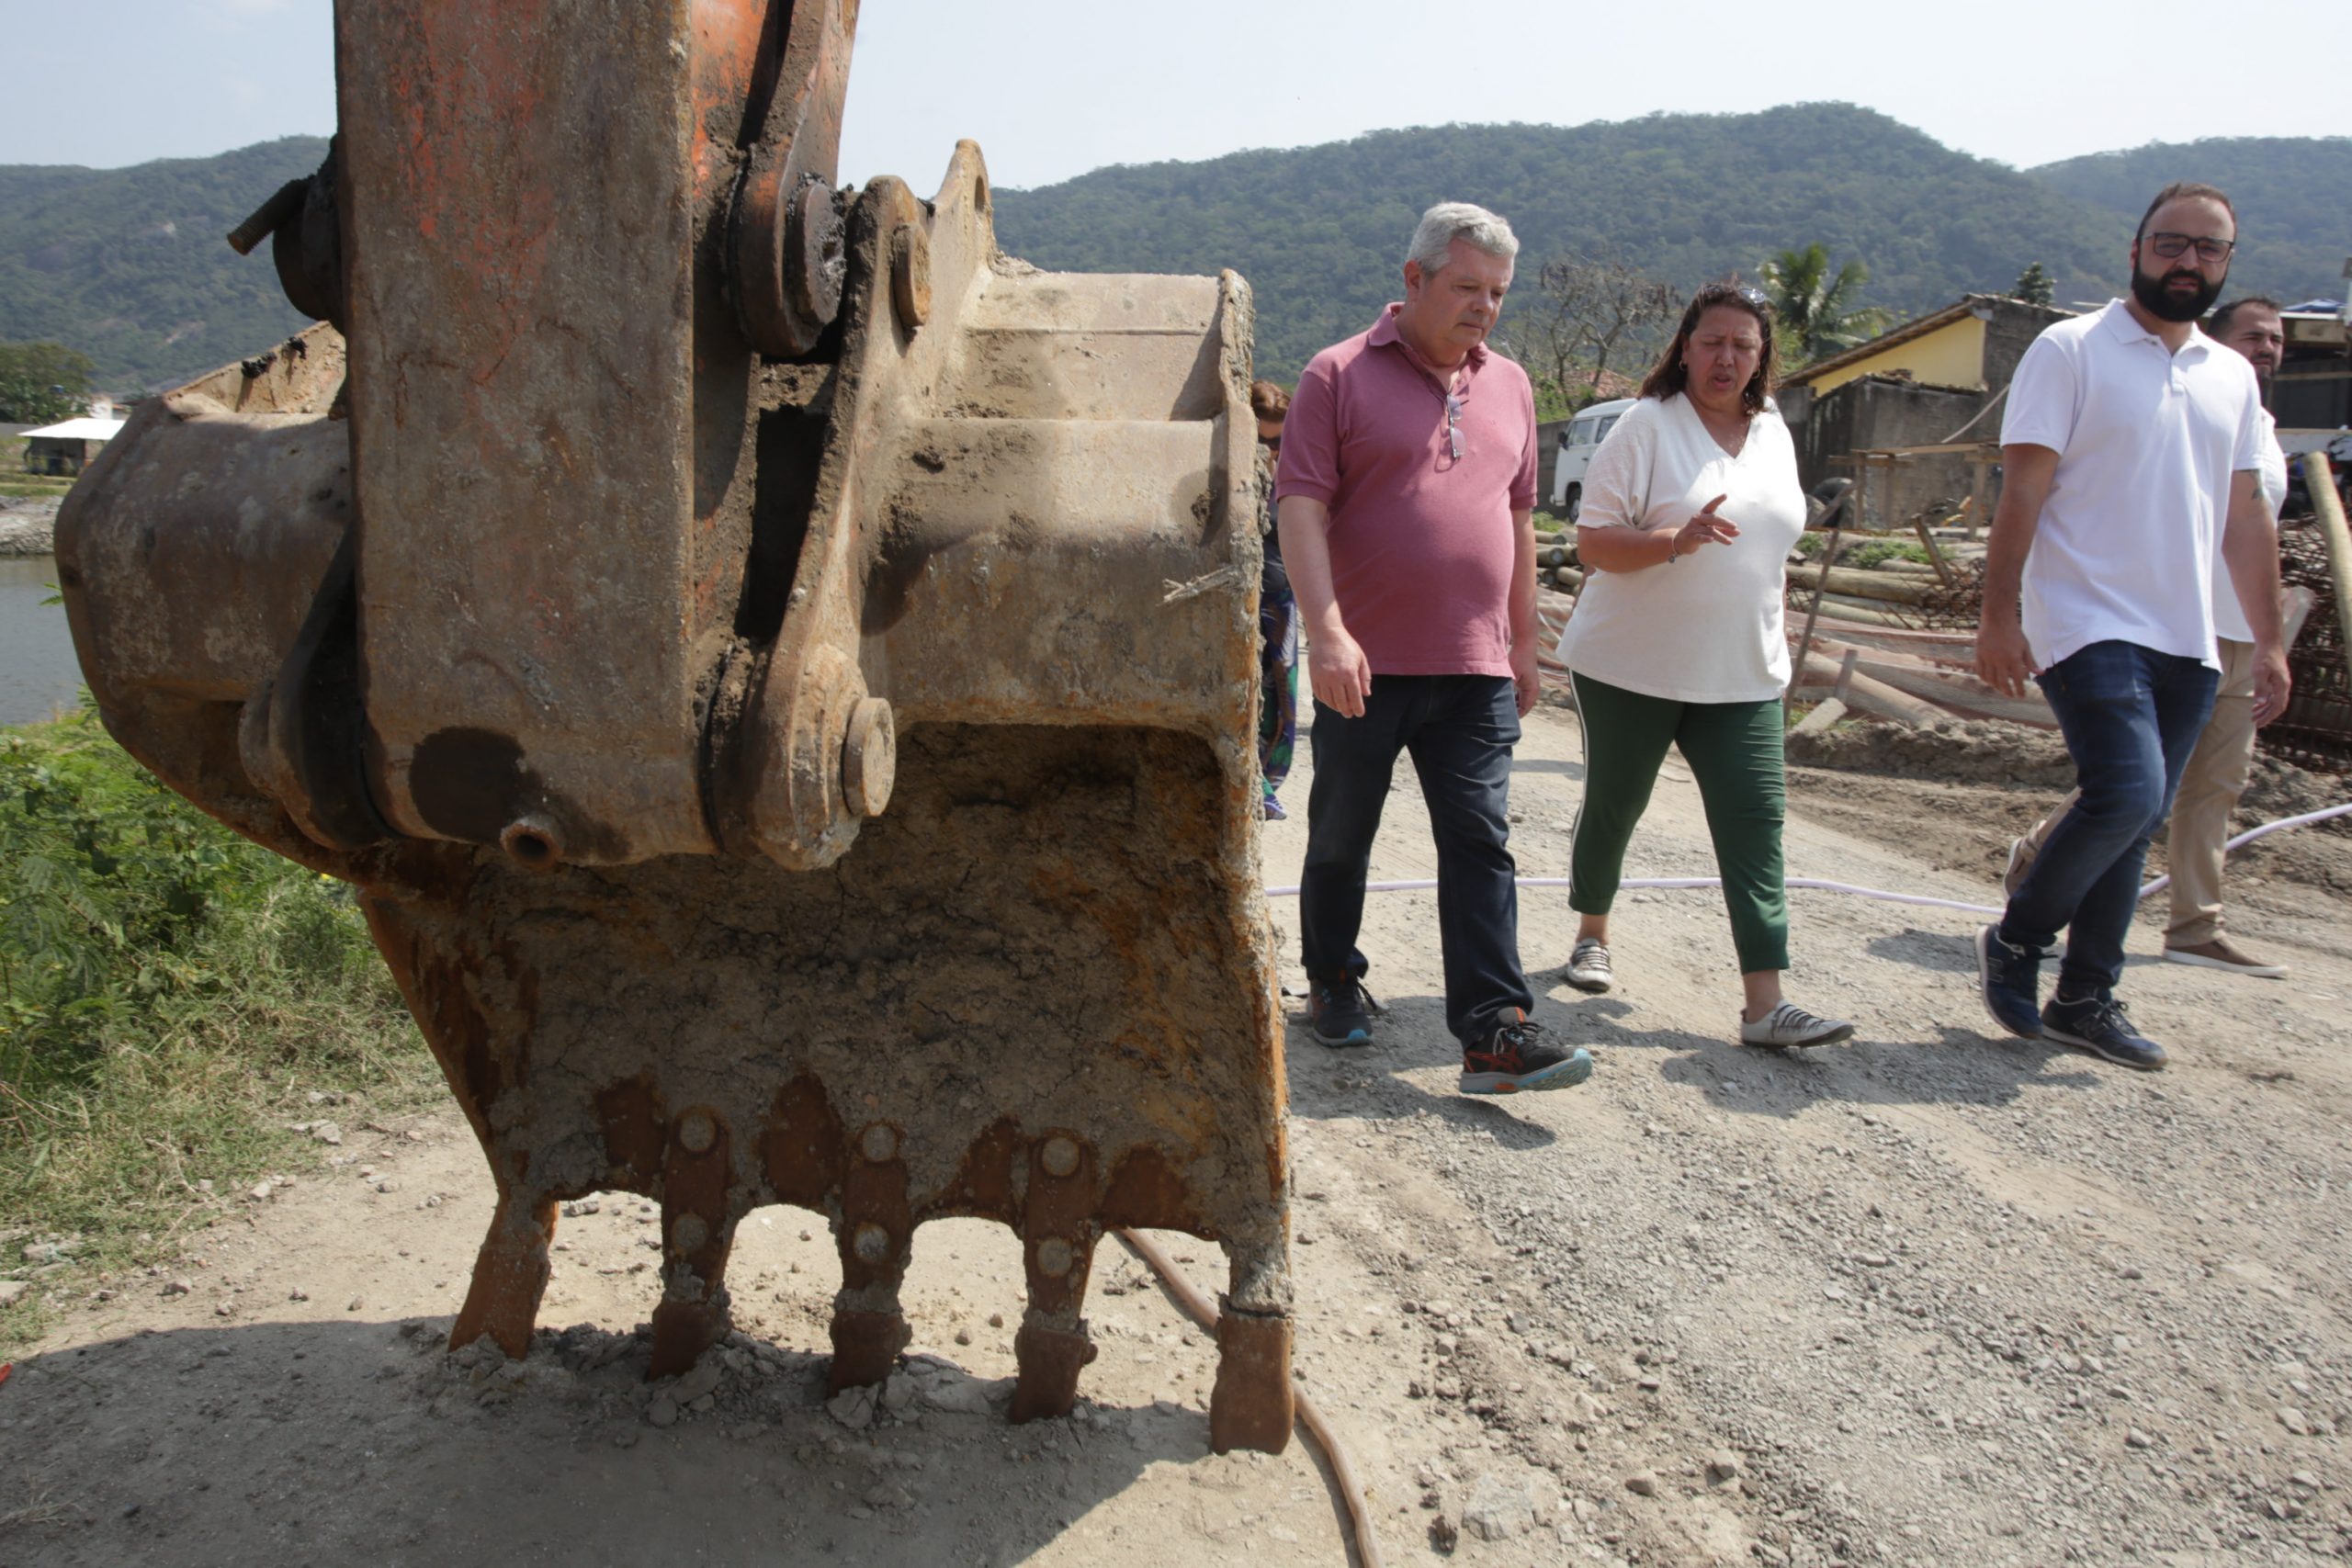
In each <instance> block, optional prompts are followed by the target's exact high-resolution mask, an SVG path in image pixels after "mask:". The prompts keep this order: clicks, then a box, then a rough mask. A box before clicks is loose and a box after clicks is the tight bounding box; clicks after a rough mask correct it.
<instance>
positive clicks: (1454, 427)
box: [1445, 392, 1462, 463]
mask: <svg viewBox="0 0 2352 1568" xmlns="http://www.w3.org/2000/svg"><path fill="white" fill-rule="evenodd" d="M1445 452H1446V456H1447V457H1452V458H1453V460H1454V461H1455V462H1457V463H1458V462H1460V461H1462V399H1461V398H1460V397H1459V396H1458V395H1457V394H1455V393H1453V392H1448V393H1446V395H1445Z"/></svg>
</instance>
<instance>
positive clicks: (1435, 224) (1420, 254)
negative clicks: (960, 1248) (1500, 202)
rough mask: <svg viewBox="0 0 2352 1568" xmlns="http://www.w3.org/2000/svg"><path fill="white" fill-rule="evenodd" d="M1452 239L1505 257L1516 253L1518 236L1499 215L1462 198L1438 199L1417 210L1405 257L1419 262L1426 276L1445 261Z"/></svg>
mask: <svg viewBox="0 0 2352 1568" xmlns="http://www.w3.org/2000/svg"><path fill="white" fill-rule="evenodd" d="M1456 240H1460V241H1461V242H1462V243H1464V244H1466V245H1468V246H1470V247H1471V248H1472V249H1474V250H1480V251H1484V252H1486V253H1487V254H1488V255H1490V256H1500V257H1502V258H1503V260H1505V261H1515V260H1517V259H1518V256H1519V236H1518V235H1516V234H1514V233H1512V232H1511V231H1510V224H1509V223H1506V222H1505V221H1503V220H1502V219H1501V218H1500V217H1498V215H1496V214H1495V213H1492V212H1489V211H1487V209H1485V208H1483V207H1473V206H1472V205H1470V203H1468V202H1466V201H1441V202H1439V203H1438V204H1437V205H1436V206H1435V207H1432V208H1430V209H1429V210H1428V211H1427V212H1424V213H1422V214H1421V221H1420V223H1419V226H1417V227H1416V228H1415V229H1414V230H1413V243H1412V246H1411V248H1410V249H1408V250H1407V251H1406V253H1405V259H1406V260H1407V261H1408V262H1419V264H1420V267H1421V276H1424V277H1426V276H1429V275H1430V274H1431V273H1433V272H1435V271H1437V270H1438V268H1440V267H1442V266H1443V265H1445V264H1446V262H1447V260H1448V259H1449V258H1450V254H1451V253H1452V250H1453V242H1454V241H1456Z"/></svg>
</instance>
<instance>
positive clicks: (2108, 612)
mask: <svg viewBox="0 0 2352 1568" xmlns="http://www.w3.org/2000/svg"><path fill="white" fill-rule="evenodd" d="M2236 243H2237V214H2236V211H2235V209H2233V208H2232V207H2231V205H2230V200H2229V197H2226V196H2224V195H2222V193H2221V192H2220V191H2218V190H2215V189H2214V188H2213V187H2212V186H2200V185H2186V184H2182V185H2172V186H2165V188H2164V189H2163V190H2162V191H2160V192H2158V193H2157V195H2156V198H2155V200H2154V201H2153V202H2151V203H2150V204H2149V207H2148V210H2147V212H2146V213H2145V214H2144V215H2143V217H2142V219H2141V220H2140V227H2139V230H2138V231H2137V232H2136V233H2135V234H2134V236H2133V237H2132V241H2131V298H2130V299H2117V300H2110V301H2109V303H2108V306H2107V308H2106V309H2105V310H2099V311H2097V312H2094V313H2093V314H2090V315H2087V316H2077V317H2075V318H2073V319H2072V320H2069V321H2061V322H2058V323H2057V324H2056V325H2054V326H2052V327H2050V328H2049V329H2048V330H2046V331H2045V332H2043V333H2042V334H2041V336H2040V337H2039V338H2036V339H2035V340H2034V343H2033V345H2032V346H2031V347H2030V348H2029V349H2028V350H2027V351H2026V355H2025V357H2024V358H2023V359H2022V360H2020V361H2019V362H2018V369H2017V375H2016V377H2015V378H2014V379H2013V380H2012V381H2011V382H2010V384H2009V395H2008V406H2007V411H2006V412H2005V414H2004V416H2003V421H2002V425H2001V459H2002V463H2003V466H2004V468H2005V476H2004V479H2003V484H2002V490H2001V501H2000V505H1999V508H1998V509H1997V510H1996V513H1995V514H1994V519H1993V531H1992V535H1991V538H1990V541H1989V544H1988V546H1987V557H1986V561H1985V610H1984V618H1983V621H1982V623H1981V625H1980V626H1978V628H1977V636H1976V665H1977V672H1978V673H1979V674H1980V675H1982V676H1983V677H1984V679H1985V681H1986V682H1989V683H1991V684H1992V685H1994V686H1995V687H1997V688H1998V689H2000V690H2002V691H2004V692H2007V693H2009V694H2012V695H2021V694H2023V692H2024V690H2025V682H2026V680H2027V679H2028V678H2029V677H2039V679H2040V682H2041V690H2042V693H2043V694H2044V695H2045V696H2046V697H2047V698H2048V699H2049V701H2050V706H2051V709H2052V712H2053V713H2055V714H2056V715H2057V717H2058V724H2059V728H2060V729H2061V730H2063V731H2064V735H2065V738H2066V749H2067V750H2068V751H2069V752H2070V753H2071V754H2072V755H2073V757H2074V760H2075V774H2076V779H2077V785H2078V788H2079V790H2080V792H2081V793H2080V795H2079V796H2078V797H2077V798H2076V800H2075V804H2074V806H2073V807H2071V808H2069V809H2068V810H2067V812H2066V813H2065V815H2064V817H2062V818H2060V819H2059V820H2058V822H2057V824H2056V825H2055V826H2054V827H2053V828H2052V829H2051V831H2050V835H2049V838H2048V840H2047V841H2046V842H2045V843H2044V844H2043V846H2042V849H2041V854H2040V856H2039V857H2037V858H2036V859H2035V861H2034V863H2033V865H2032V868H2031V869H2030V870H2029V871H2028V872H2027V873H2026V874H2025V877H2024V879H2023V880H2022V881H2021V882H2020V883H2019V884H2018V887H2017V890H2016V891H2015V892H2014V893H2012V894H2011V895H2010V897H2009V902H2008V907H2007V909H2006V910H2005V911H2004V912H2003V914H2002V917H2001V919H1999V921H1997V922H1996V923H1995V924H1993V925H1990V926H1987V927H1985V929H1984V930H1983V931H1980V932H1978V933H1977V938H1976V960H1977V978H1978V982H1979V985H1980V987H1981V988H1982V990H1983V993H1984V997H1985V1008H1986V1010H1988V1011H1989V1012H1990V1013H1991V1014H1992V1015H1993V1019H1994V1021H1995V1022H1996V1023H1998V1024H1999V1025H2000V1026H2001V1027H2002V1028H2003V1029H2005V1030H2007V1031H2008V1032H2010V1033H2012V1034H2017V1035H2021V1036H2024V1037H2026V1038H2028V1039H2032V1038H2038V1037H2047V1038H2050V1039H2052V1040H2057V1041H2061V1042H2064V1043H2067V1044H2070V1045H2075V1046H2079V1047H2081V1048H2083V1049H2085V1050H2087V1051H2090V1052H2093V1053H2094V1054H2096V1055H2101V1056H2104V1057H2106V1058H2107V1059H2109V1061H2114V1062H2120V1063H2122V1064H2124V1065H2125V1066H2132V1067H2138V1068H2142V1069H2146V1070H2153V1069H2154V1068H2157V1067H2161V1066H2164V1065H2165V1049H2164V1047H2163V1046H2161V1045H2159V1044H2157V1043H2155V1042H2154V1041H2153V1040H2150V1039H2147V1038H2146V1037H2144V1036H2143V1035H2142V1034H2141V1033H2140V1032H2139V1031H2138V1030H2137V1029H2135V1028H2134V1027H2132V1024H2131V1020H2130V1019H2129V1018H2128V1017H2127V1016H2126V1015H2125V1013H2124V1010H2123V1007H2122V1004H2121V1003H2120V1002H2118V1001H2116V1000H2115V996H2114V988H2115V985H2116V982H2117V981H2118V980H2120V978H2121V977H2122V974H2123V938H2124V934H2125V932H2126V931H2129V930H2130V928H2131V911H2132V908H2133V906H2134V905H2135V904H2136V903H2137V902H2138V898H2139V892H2140V874H2141V871H2142V869H2143V866H2144V865H2145V863H2146V861H2147V853H2148V840H2149V837H2150V836H2151V835H2152V834H2153V833H2154V830H2155V829H2156V827H2157V825H2158V824H2159V823H2161V822H2163V820H2164V818H2165V812H2166V810H2167V809H2169V807H2170V806H2171V802H2172V795H2173V792H2174V791H2175V790H2176V789H2177V788H2178V787H2179V784H2180V775H2181V769H2182V767H2183V766H2184V765H2185V764H2186V763H2187V761H2188V754H2189V751H2190V750H2191V749H2192V748H2193V747H2194V746H2195V745H2196V743H2197V738H2198V736H2199V733H2201V732H2202V731H2203V729H2204V728H2205V723H2206V720H2207V718H2208V717H2209V716H2211V713H2212V710H2213V695H2214V691H2215V688H2216V686H2217V684H2218V682H2219V680H2220V675H2221V670H2220V662H2219V656H2218V652H2217V645H2216V641H2215V628H2214V620H2213V598H2212V590H2213V569H2214V564H2215V561H2216V559H2217V558H2220V559H2222V560H2225V561H2226V562H2227V564H2228V568H2229V575H2230V577H2231V579H2232V581H2233V583H2234V584H2235V586H2236V589H2237V599H2238V604H2239V607H2240V608H2241V609H2242V610H2243V611H2244V612H2245V620H2246V625H2247V627H2248V629H2249V630H2250V631H2251V632H2252V633H2253V639H2252V640H2253V643H2254V707H2253V716H2254V722H2255V723H2256V725H2257V726H2258V725H2263V724H2267V723H2268V722H2269V721H2270V720H2272V719H2273V718H2276V717H2277V716H2278V715H2279V713H2280V712H2282V711H2283V710H2284V709H2285V707H2286V705H2287V690H2288V678H2287V656H2286V650H2285V649H2283V648H2282V647H2281V646H2280V641H2279V599H2278V552H2277V548H2276V547H2275V545H2274V543H2273V540H2272V536H2271V532H2270V527H2269V518H2268V515H2267V512H2266V510H2265V508H2264V506H2263V502H2262V496H2261V493H2260V491H2259V489H2258V487H2257V484H2256V473H2257V470H2258V469H2259V468H2260V466H2261V459H2262V439H2261V438H2262V434H2263V426H2262V423H2261V418H2260V416H2261V412H2262V405H2261V398H2260V395H2259V392H2258V391H2257V389H2256V385H2255V377H2254V370H2253V367H2251V366H2249V365H2248V364H2247V363H2246V361H2245V359H2243V358H2242V357H2240V356H2239V355H2235V354H2232V353H2230V352H2229V351H2227V350H2226V349H2223V348H2222V347H2221V346H2220V345H2218V344H2215V343H2214V342H2213V341H2212V340H2211V339H2210V338H2208V337H2206V336H2205V335H2204V334H2203V333H2199V331H2198V330H2197V325H2196V323H2197V320H2198V318H2199V317H2200V316H2202V315H2203V314H2204V313H2205V311H2206V310H2208V309H2209V308H2210V307H2211V305H2212V303H2213V301H2214V299H2216V298H2217V297H2218V296H2219V295H2220V293H2221V290H2222V282H2223V281H2224V280H2225V279H2226V278H2227V277H2228V276H2229V269H2230V253H2231V251H2233V249H2235V247H2236ZM2217 541H2218V545H2219V548H2218V549H2217V548H2216V545H2217ZM2020 599H2021V600H2022V610H2021V611H2020ZM2062 929H2063V930H2064V931H2065V932H2066V952H2065V957H2064V960H2063V962H2062V963H2061V964H2060V965H2059V971H2058V989H2057V994H2056V995H2055V996H2054V997H2052V999H2051V1001H2050V1002H2049V1004H2048V1005H2047V1006H2046V1007H2045V1006H2041V998H2040V980H2041V958H2042V955H2043V953H2044V951H2045V950H2046V949H2048V948H2049V947H2050V946H2052V944H2053V943H2054V942H2056V941H2057V939H2058V933H2059V931H2061V930H2062Z"/></svg>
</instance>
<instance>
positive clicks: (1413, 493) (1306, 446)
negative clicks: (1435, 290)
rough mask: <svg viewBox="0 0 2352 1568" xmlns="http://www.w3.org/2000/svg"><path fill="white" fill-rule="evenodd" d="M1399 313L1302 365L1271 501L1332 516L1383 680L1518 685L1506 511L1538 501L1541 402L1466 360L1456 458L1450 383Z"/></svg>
mask: <svg viewBox="0 0 2352 1568" xmlns="http://www.w3.org/2000/svg"><path fill="white" fill-rule="evenodd" d="M1401 309H1403V307H1401V306H1398V305H1391V306H1389V307H1388V309H1387V310H1386V311H1385V312H1384V313H1383V314H1382V316H1381V318H1380V320H1379V321H1375V322H1374V323H1373V326H1372V330H1371V331H1370V332H1366V333H1359V334H1358V335H1356V336H1354V337H1351V338H1350V339H1348V340H1347V342H1345V343H1341V344H1333V345H1332V346H1331V347H1329V348H1327V349H1325V350H1324V351H1323V352H1322V353H1320V354H1318V355H1316V356H1315V357H1314V358H1313V359H1311V360H1309V361H1308V362H1307V366H1306V373H1305V374H1304V375H1302V376H1301V377H1300V378H1299V381H1298V390H1297V392H1296V393H1295V395H1294V396H1293V397H1292V399H1291V404H1290V417H1289V418H1287V419H1285V420H1284V421H1283V457H1282V466H1281V468H1279V469H1278V470H1277V473H1276V477H1275V480H1274V496H1275V499H1276V500H1277V501H1280V500H1281V499H1282V498H1283V497H1284V496H1292V495H1303V496H1307V497H1310V498H1312V499H1313V500H1316V501H1319V502H1323V503H1324V504H1325V505H1327V506H1329V508H1330V509H1331V523H1330V528H1329V533H1328V534H1327V535H1326V537H1327V538H1328V539H1329V543H1330V549H1331V586H1332V590H1333V592H1334V593H1335V594H1336V596H1337V598H1338V600H1339V604H1340V618H1341V619H1342V620H1344V621H1345V622H1346V623H1347V626H1348V632H1349V635H1350V636H1351V637H1354V638H1355V639H1356V641H1357V643H1358V644H1359V645H1361V646H1362V647H1363V651H1364V657H1365V658H1366V659H1368V660H1371V662H1372V672H1373V673H1374V675H1509V674H1510V578H1511V568H1512V567H1513V565H1514V564H1515V563H1516V561H1517V546H1516V540H1515V538H1514V536H1513V532H1512V528H1511V513H1512V512H1513V511H1523V510H1528V509H1532V507H1533V506H1534V504H1535V389H1534V388H1533V387H1532V385H1531V384H1530V383H1529V381H1528V379H1527V372H1526V371H1524V370H1522V369H1521V368H1520V367H1518V366H1517V365H1515V364H1513V363H1512V362H1511V361H1510V360H1508V359H1506V358H1504V357H1503V356H1502V355H1499V354H1494V353H1490V352H1488V350H1487V348H1486V347H1485V346H1484V345H1483V344H1482V345H1480V346H1479V347H1477V348H1474V349H1472V350H1471V351H1470V355H1469V357H1468V358H1467V359H1466V360H1464V362H1463V365H1462V380H1461V384H1460V385H1459V386H1458V387H1457V388H1456V389H1455V396H1457V397H1458V398H1460V399H1461V400H1462V420H1461V430H1462V449H1463V450H1462V457H1460V459H1459V460H1457V459H1455V458H1454V457H1453V456H1452V455H1451V451H1450V446H1449V443H1448V441H1447V439H1446V418H1445V390H1444V389H1445V378H1444V377H1443V375H1442V374H1441V373H1439V372H1438V371H1436V370H1433V369H1432V368H1431V367H1430V365H1429V363H1428V361H1426V360H1424V359H1422V358H1421V356H1420V355H1418V354H1416V353H1414V352H1413V350H1412V349H1411V348H1410V347H1409V346H1408V344H1406V342H1405V340H1404V339H1403V338H1401V337H1400V336H1398V335H1397V311H1398V310H1401Z"/></svg>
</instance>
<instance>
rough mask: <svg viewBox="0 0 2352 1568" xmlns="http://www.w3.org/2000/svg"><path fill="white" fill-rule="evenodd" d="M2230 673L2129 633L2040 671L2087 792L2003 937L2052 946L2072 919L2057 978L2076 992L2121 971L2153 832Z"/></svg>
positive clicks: (2029, 877) (2050, 844) (2029, 882)
mask: <svg viewBox="0 0 2352 1568" xmlns="http://www.w3.org/2000/svg"><path fill="white" fill-rule="evenodd" d="M2220 680H2221V675H2220V672H2219V671H2215V670H2213V669H2212V668H2211V667H2210V666H2208V665H2204V664H2200V663H2199V662H2198V661H2197V660H2194V659H2183V658H2181V657H2179V656H2178V655H2177V654H2170V653H2158V652H2156V651H2155V650H2154V649H2147V648H2142V647H2141V646H2140V645H2139V644H2137V643H2130V642H2095V643H2093V644H2091V645H2090V646H2089V647H2088V648H2085V649H2077V650H2076V651H2075V652H2074V653H2071V654H2068V655H2067V656H2066V657H2065V658H2064V659H2062V660H2059V661H2058V662H2057V663H2055V664H2053V665H2052V666H2051V667H2050V668H2049V669H2047V670H2045V671H2042V672H2041V691H2042V694H2043V695H2044V696H2046V697H2048V698H2049V699H2050V707H2051V711H2052V712H2053V713H2055V714H2056V715H2057V716H2058V728H2060V730H2062V731H2063V732H2064V734H2065V737H2066V750H2068V751H2069V752H2070V753H2072V754H2073V756H2074V759H2075V776H2076V779H2077V782H2078V784H2079V787H2080V788H2081V790H2082V792H2083V793H2082V797H2081V798H2080V799H2078V800H2077V801H2075V806H2074V809H2072V810H2071V811H2069V812H2067V813H2066V815H2065V816H2064V817H2062V818H2059V819H2058V824H2057V826H2056V827H2054V828H2052V829H2051V830H2050V837H2049V839H2048V840H2047V841H2046V842H2044V843H2043V845H2042V847H2041V855H2040V856H2039V857H2037V858H2036V859H2035V861H2034V863H2033V869H2032V870H2030V871H2029V872H2027V873H2026V878H2025V881H2024V882H2022V883H2020V884H2019V885H2018V890H2017V893H2016V895H2015V897H2011V898H2010V899H2009V907H2008V909H2007V912H2006V913H2005V914H2003V916H2002V917H2001V935H2002V937H2003V939H2004V940H2006V941H2007V942H2012V943H2016V944H2018V945H2022V946H2029V947H2034V948H2040V949H2047V948H2048V947H2050V946H2051V944H2052V943H2053V942H2056V941H2057V940H2058V931H2059V930H2060V928H2061V927H2064V928H2065V930H2066V957H2065V960H2064V962H2063V963H2062V964H2060V965H2059V966H2058V987H2059V989H2060V990H2061V991H2062V992H2064V994H2065V995H2067V996H2069V997H2080V996H2085V995H2088V994H2089V993H2091V992H2093V991H2099V992H2105V991H2107V990H2109V989H2111V988H2113V987H2114V985H2115V983H2116V981H2118V980H2120V979H2121V978H2122V976H2123V938H2124V934H2125V933H2126V932H2128V931H2130V930H2131V911H2132V909H2133V908H2135V907H2136V906H2137V905H2138V903H2139V901H2140V874H2141V872H2142V871H2143V870H2144V869H2145V868H2146V865H2147V861H2148V840H2149V838H2150V836H2151V835H2153V834H2154V832H2155V830H2156V829H2157V828H2159V827H2161V826H2162V825H2163V823H2164V819H2165V816H2166V814H2168V813H2169V812H2170V811H2171V810H2172V796H2173V791H2175V790H2176V789H2178V788H2179V787H2180V773H2181V769H2183V768H2184V767H2186V766H2187V765H2188V754H2189V752H2190V751H2192V750H2195V749H2196V746H2197V737H2198V736H2199V734H2200V733H2202V732H2203V730H2204V728H2205V721H2206V720H2207V719H2209V718H2211V716H2212V713H2213V692H2214V689H2215V687H2216V686H2217V685H2218V684H2219V682H2220Z"/></svg>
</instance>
